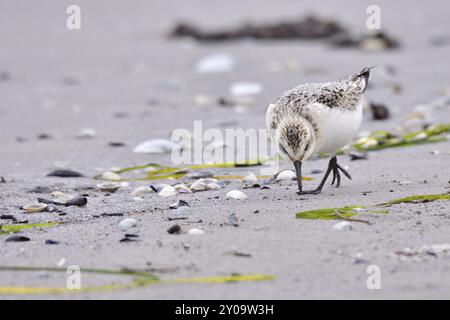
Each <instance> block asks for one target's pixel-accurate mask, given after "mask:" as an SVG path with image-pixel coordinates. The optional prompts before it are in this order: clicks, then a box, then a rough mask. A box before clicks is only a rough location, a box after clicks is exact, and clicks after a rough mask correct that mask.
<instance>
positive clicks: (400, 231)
mask: <svg viewBox="0 0 450 320" xmlns="http://www.w3.org/2000/svg"><path fill="white" fill-rule="evenodd" d="M70 4H71V2H70V1H65V0H64V1H56V0H54V1H47V0H45V1H40V2H39V5H38V4H34V5H31V4H30V2H29V1H23V0H20V1H14V2H11V1H10V2H8V3H6V1H3V2H1V3H0V43H1V50H0V73H1V75H2V76H1V77H0V79H1V80H0V145H1V148H2V151H1V154H0V177H3V178H4V181H5V182H4V183H0V214H1V215H4V216H6V215H12V216H13V217H14V218H15V219H16V221H15V222H16V224H17V223H20V222H21V221H22V223H23V224H37V223H48V222H51V223H53V222H56V223H57V224H54V225H53V224H52V226H50V227H36V228H30V229H24V230H22V231H21V232H19V233H17V234H16V235H21V236H26V237H28V238H29V239H30V241H26V242H6V239H7V237H8V236H11V235H10V234H6V233H1V234H0V267H17V266H22V267H25V266H26V267H39V268H41V267H42V270H38V271H12V270H8V269H7V270H0V299H24V298H25V299H33V298H37V299H54V298H62V299H323V298H325V299H413V298H424V299H446V298H448V297H449V296H450V267H449V258H450V249H448V250H447V249H442V250H441V251H439V252H434V251H433V252H430V250H426V249H423V248H424V246H432V245H438V246H440V247H439V248H447V247H446V245H447V246H448V244H449V243H450V236H449V234H450V207H449V202H448V201H445V200H440V201H431V202H424V203H400V204H396V205H393V206H390V207H389V208H388V211H389V213H387V214H368V213H365V212H361V213H359V214H358V215H357V216H354V217H353V218H359V219H363V220H368V221H370V224H367V223H363V222H355V221H353V222H349V224H350V225H351V230H337V229H336V228H334V226H335V225H336V224H337V223H338V222H340V220H339V219H336V220H321V219H316V220H314V219H313V220H311V219H298V218H296V213H298V212H300V211H305V210H316V209H322V208H341V207H345V206H354V205H360V206H368V207H371V206H374V205H376V204H380V203H384V202H387V201H390V200H394V199H399V198H402V197H407V196H414V195H430V194H434V195H436V194H446V193H448V192H449V191H450V171H449V166H448V164H449V163H450V142H449V141H441V142H436V143H425V144H417V145H413V146H409V147H395V148H387V149H383V150H379V151H370V152H368V153H367V155H368V159H367V160H357V161H351V159H350V156H349V155H347V154H344V155H341V156H339V161H340V163H341V165H343V166H347V167H348V169H349V171H350V173H351V174H352V178H353V179H352V180H351V181H349V180H347V179H343V183H342V186H341V187H340V188H335V187H334V186H330V185H329V183H327V184H326V186H325V188H324V190H323V192H322V193H321V194H319V195H304V196H299V195H297V194H296V193H295V191H296V182H295V181H277V182H271V183H270V185H269V186H270V189H262V188H248V189H243V183H242V181H240V180H239V179H224V180H221V181H220V184H221V186H222V188H221V189H220V190H210V191H202V192H195V193H192V194H177V195H174V196H172V197H161V196H160V195H158V194H157V193H154V192H153V193H148V194H145V195H144V196H143V197H142V199H141V201H137V200H136V199H133V196H131V192H132V191H133V190H134V189H136V188H137V187H139V186H150V185H155V184H157V183H170V184H175V183H177V182H180V181H181V182H185V181H187V180H186V179H185V178H182V179H179V180H164V181H158V180H155V181H129V185H128V186H122V187H121V188H120V189H119V190H118V191H117V192H115V193H111V194H105V193H104V192H101V191H99V190H97V189H96V185H97V184H99V183H101V182H104V181H99V180H96V179H94V177H95V176H97V175H101V174H102V173H104V172H106V171H109V170H110V168H112V167H118V168H129V167H133V166H140V165H145V164H149V163H158V164H161V165H172V163H171V158H170V154H156V155H155V154H137V153H134V152H133V148H134V147H135V146H136V145H138V144H139V143H141V142H143V141H146V140H150V139H170V136H171V133H172V132H173V131H174V130H176V129H179V128H186V129H188V130H192V129H193V126H194V121H202V124H203V127H204V128H205V129H206V128H218V129H220V130H225V129H226V128H243V129H249V128H255V129H261V128H265V111H266V108H267V106H268V105H269V104H270V103H271V102H272V101H274V100H275V99H277V98H278V97H279V96H280V95H281V94H282V93H283V91H285V90H286V89H289V88H291V87H294V86H296V85H298V84H301V83H305V82H316V81H317V82H319V81H336V80H338V79H340V78H343V77H345V76H348V75H350V74H352V73H356V72H358V71H359V70H361V69H362V67H365V66H373V65H377V68H376V69H375V70H374V72H373V74H372V79H371V85H370V87H369V88H368V90H367V93H366V95H365V97H366V100H367V101H368V102H374V103H379V104H382V105H385V106H386V107H387V108H388V109H389V112H390V117H388V118H387V119H385V120H373V118H372V114H371V112H370V110H369V109H367V110H365V113H364V120H363V124H362V126H361V129H360V131H361V132H374V131H378V130H383V131H389V132H399V131H398V129H399V128H400V127H401V126H402V125H403V124H405V122H406V121H407V115H411V113H413V112H417V110H423V108H425V109H427V106H429V104H430V103H431V102H432V101H436V100H437V99H442V98H445V97H446V95H449V94H450V78H449V72H450V62H449V59H448V56H449V54H450V40H448V39H450V33H448V30H449V29H450V20H449V19H448V9H449V6H450V5H449V4H448V3H447V2H445V1H430V2H428V3H421V2H410V1H395V3H394V2H392V1H378V5H379V7H380V8H381V18H382V30H383V31H385V32H386V33H387V34H389V35H391V36H392V37H395V38H396V39H397V40H398V41H399V43H400V46H399V47H398V48H396V49H393V50H382V51H376V52H371V51H364V50H361V49H359V48H335V47H332V46H330V45H329V44H328V43H326V42H325V41H322V40H303V39H302V40H288V39H286V40H273V41H268V40H266V41H256V40H239V41H226V42H214V43H201V42H198V41H195V40H193V39H189V38H179V39H178V38H170V37H169V33H170V31H171V30H172V29H173V28H174V26H175V25H176V24H177V23H178V22H180V21H187V22H190V23H193V24H195V25H198V26H199V27H202V28H205V29H220V28H228V27H230V26H237V25H241V24H242V23H245V22H254V23H265V22H276V21H281V20H283V19H296V18H301V17H304V16H306V15H307V14H313V15H317V16H320V17H325V18H329V19H333V20H336V21H339V22H340V23H342V25H344V26H345V27H346V28H347V29H348V30H350V31H351V32H352V33H353V34H364V33H367V31H368V30H367V28H366V19H367V14H366V8H367V6H368V5H370V4H371V3H370V1H356V0H352V1H340V2H339V5H337V4H336V2H335V1H320V2H317V1H304V2H301V3H298V2H297V1H290V0H282V1H264V3H263V2H262V1H256V0H254V1H237V0H232V1H206V0H198V1H190V2H187V1H151V2H150V1H131V2H126V3H125V2H120V3H119V2H115V3H111V2H110V1H95V2H93V1H87V0H82V1H78V5H79V6H80V8H81V13H82V16H81V17H82V25H81V29H80V30H68V29H67V28H66V19H67V17H68V15H67V13H66V8H67V7H68V6H69V5H70ZM436 37H438V39H441V40H442V41H441V42H439V44H438V45H436V44H433V43H435V42H436V41H437V40H436ZM439 37H440V38H439ZM433 39H434V40H433ZM445 39H447V43H445ZM433 41H435V42H433ZM211 54H227V55H229V56H231V57H233V59H234V67H233V68H232V70H230V71H228V72H220V73H205V74H200V73H198V72H196V70H195V65H196V63H198V61H200V60H201V59H202V58H204V57H206V56H209V55H211ZM243 81H244V82H253V83H258V84H260V85H261V88H262V90H261V92H260V93H259V94H256V95H255V96H254V97H253V99H254V100H253V101H252V103H251V104H249V105H248V106H246V107H245V108H235V107H234V108H233V107H229V106H223V105H220V103H218V101H219V99H221V98H230V90H229V88H230V86H232V85H233V84H234V83H236V82H243ZM447 98H448V96H447ZM419 105H424V107H423V108H422V109H420V108H419V109H418V108H417V106H419ZM449 108H450V106H449V105H448V104H447V105H444V106H439V107H436V108H432V107H429V108H428V109H427V110H426V112H427V115H428V118H427V119H426V120H427V121H430V123H431V124H437V123H441V124H448V123H450V109H449ZM419 118H420V117H419ZM420 120H423V119H420ZM85 128H92V129H94V130H95V132H96V134H95V135H94V134H93V135H92V137H90V138H84V139H80V138H79V137H78V138H77V135H79V133H80V131H81V130H83V129H85ZM85 133H86V132H85ZM88 135H89V134H88ZM444 137H445V135H444ZM111 142H115V143H118V142H120V143H121V144H120V145H121V146H112V145H111ZM327 164H328V159H325V158H323V159H314V160H311V161H308V162H305V164H304V175H305V176H308V177H312V178H313V180H311V181H306V182H305V186H306V188H308V189H310V188H313V187H314V186H316V185H317V184H318V183H319V181H320V179H321V177H322V175H323V173H314V172H317V170H321V171H322V172H324V171H325V170H326V167H327ZM281 166H282V168H283V169H289V170H293V167H292V165H291V164H290V163H288V162H284V161H283V162H281ZM56 168H67V169H71V170H75V171H77V172H80V173H82V174H83V175H84V176H83V177H77V178H61V177H48V176H47V174H48V173H50V172H51V171H52V170H55V169H56ZM208 170H209V169H205V170H202V171H208ZM259 170H260V168H259V167H245V168H218V169H214V170H212V171H213V172H214V174H215V175H220V176H226V175H230V176H236V175H238V176H241V175H242V176H246V175H247V174H248V172H253V173H255V174H256V175H258V174H259ZM123 176H124V177H125V174H124V175H123ZM142 176H145V172H144V171H143V170H141V171H137V172H136V173H133V172H132V173H130V174H128V175H126V177H134V178H136V177H142ZM192 181H193V180H190V182H192ZM38 186H40V187H46V188H47V190H46V191H45V192H43V193H30V192H29V191H30V190H31V189H33V188H35V187H38ZM231 190H241V191H243V192H244V193H245V194H246V195H247V197H248V198H247V199H245V200H233V199H226V194H227V193H228V192H229V191H231ZM54 191H61V192H64V193H65V194H68V195H84V196H86V198H87V199H88V203H87V205H85V206H81V207H78V206H67V207H65V206H62V207H59V209H60V210H61V211H63V214H61V212H48V211H46V212H39V213H24V210H23V209H21V208H22V207H23V206H25V205H27V204H30V203H35V202H36V201H37V198H46V199H49V198H51V195H50V193H51V192H54ZM178 200H185V201H187V202H188V203H189V204H190V214H189V215H188V217H187V218H186V219H183V220H172V219H171V218H172V217H173V211H174V210H172V209H169V205H170V204H172V203H174V202H177V201H178ZM231 214H235V217H236V218H237V220H236V221H237V224H238V226H234V225H232V224H230V218H229V217H230V215H231ZM126 218H132V219H134V220H136V222H137V225H136V226H134V227H132V228H130V229H127V230H126V231H124V230H121V229H120V228H119V223H120V222H121V221H122V220H124V219H126ZM0 224H1V225H2V226H3V228H5V226H11V225H14V221H12V220H11V219H6V217H5V218H4V219H2V220H0ZM175 224H178V225H179V226H180V227H181V230H182V232H181V233H180V234H169V233H168V232H167V230H168V229H169V228H170V227H171V226H173V225H175ZM192 228H200V229H202V230H204V234H202V235H192V234H188V233H187V231H188V230H190V229H192ZM126 233H128V234H134V235H137V236H138V237H137V238H136V240H137V241H128V242H120V240H121V239H123V238H124V234H126ZM49 239H51V240H54V241H57V242H58V244H56V245H49V244H45V242H46V240H49ZM433 248H435V247H433ZM431 251H432V250H431ZM71 265H76V266H79V267H80V268H81V272H82V286H83V287H88V286H94V287H95V286H100V285H104V284H110V283H128V282H127V281H129V280H130V277H123V276H121V275H117V274H116V275H108V274H104V273H101V272H100V273H83V269H84V268H86V269H88V268H94V269H102V270H103V269H108V270H124V269H126V270H145V271H147V272H149V273H151V274H153V275H155V276H156V277H158V279H160V280H162V281H161V283H159V282H155V283H152V284H149V285H142V286H138V285H135V286H130V287H126V288H118V289H116V288H108V289H106V290H92V291H88V290H86V291H83V290H80V291H77V290H72V291H70V292H68V291H64V290H63V291H62V292H39V290H34V291H33V290H29V291H27V290H24V291H23V292H22V294H17V292H14V290H9V291H8V290H7V289H8V288H17V287H25V288H36V287H38V288H42V287H55V288H63V287H65V286H66V274H65V273H64V272H62V273H58V272H52V271H49V270H47V271H45V269H46V268H67V267H68V266H71ZM373 265H375V266H377V267H379V270H380V272H381V273H380V276H381V282H380V283H381V288H380V289H373V290H370V289H369V288H368V287H367V279H368V277H369V276H370V274H368V267H369V266H373ZM0 269H1V268H0ZM233 275H234V276H236V275H242V276H245V275H265V276H267V277H266V278H264V279H261V281H234V282H229V283H221V282H220V281H216V282H214V281H207V280H208V279H210V280H211V277H228V276H233ZM195 278H202V279H206V280H205V281H203V282H202V281H186V283H180V282H181V281H178V282H177V279H191V280H192V279H195ZM170 281H173V282H170Z"/></svg>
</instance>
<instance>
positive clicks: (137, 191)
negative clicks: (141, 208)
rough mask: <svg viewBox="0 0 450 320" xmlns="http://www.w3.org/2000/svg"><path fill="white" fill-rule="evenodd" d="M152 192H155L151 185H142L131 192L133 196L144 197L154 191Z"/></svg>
mask: <svg viewBox="0 0 450 320" xmlns="http://www.w3.org/2000/svg"><path fill="white" fill-rule="evenodd" d="M152 192H153V190H152V188H150V187H149V186H141V187H137V188H136V189H134V190H133V191H132V192H131V195H132V196H133V197H143V196H144V195H146V194H147V193H152Z"/></svg>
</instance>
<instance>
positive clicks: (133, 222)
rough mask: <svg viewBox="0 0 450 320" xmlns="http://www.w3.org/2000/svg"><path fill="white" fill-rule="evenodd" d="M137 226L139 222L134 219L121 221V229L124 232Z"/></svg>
mask: <svg viewBox="0 0 450 320" xmlns="http://www.w3.org/2000/svg"><path fill="white" fill-rule="evenodd" d="M136 225H137V221H136V220H134V219H132V218H126V219H123V220H122V221H120V223H119V228H120V229H122V230H127V229H130V228H133V227H135V226H136Z"/></svg>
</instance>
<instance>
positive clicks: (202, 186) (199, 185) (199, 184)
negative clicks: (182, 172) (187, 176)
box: [189, 179, 207, 192]
mask: <svg viewBox="0 0 450 320" xmlns="http://www.w3.org/2000/svg"><path fill="white" fill-rule="evenodd" d="M189 189H191V190H192V191H193V192H197V191H205V190H207V184H206V183H205V182H203V181H202V180H201V179H200V180H197V181H195V182H194V183H193V184H191V186H190V187H189Z"/></svg>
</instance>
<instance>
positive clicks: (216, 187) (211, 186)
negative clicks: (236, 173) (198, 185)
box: [206, 182, 222, 190]
mask: <svg viewBox="0 0 450 320" xmlns="http://www.w3.org/2000/svg"><path fill="white" fill-rule="evenodd" d="M206 188H207V189H208V190H219V189H222V187H221V186H220V185H218V184H217V183H215V182H210V183H208V184H207V185H206Z"/></svg>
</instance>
